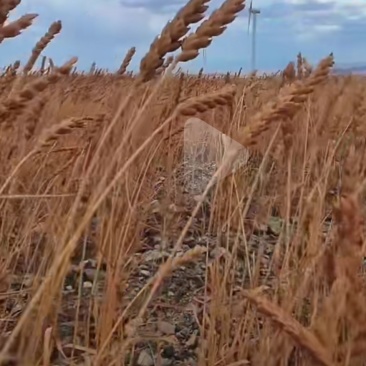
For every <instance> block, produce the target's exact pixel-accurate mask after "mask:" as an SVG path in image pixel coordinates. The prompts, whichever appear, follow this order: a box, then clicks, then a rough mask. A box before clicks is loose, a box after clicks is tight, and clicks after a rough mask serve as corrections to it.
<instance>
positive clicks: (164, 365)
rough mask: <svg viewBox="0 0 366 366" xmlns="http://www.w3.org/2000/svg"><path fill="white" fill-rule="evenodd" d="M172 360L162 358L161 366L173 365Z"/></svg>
mask: <svg viewBox="0 0 366 366" xmlns="http://www.w3.org/2000/svg"><path fill="white" fill-rule="evenodd" d="M173 362H174V360H172V359H169V358H163V359H162V360H161V366H172V365H173Z"/></svg>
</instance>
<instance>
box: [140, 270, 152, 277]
mask: <svg viewBox="0 0 366 366" xmlns="http://www.w3.org/2000/svg"><path fill="white" fill-rule="evenodd" d="M140 273H141V274H142V275H143V276H145V277H150V276H151V273H150V272H149V271H147V270H145V269H141V270H140Z"/></svg>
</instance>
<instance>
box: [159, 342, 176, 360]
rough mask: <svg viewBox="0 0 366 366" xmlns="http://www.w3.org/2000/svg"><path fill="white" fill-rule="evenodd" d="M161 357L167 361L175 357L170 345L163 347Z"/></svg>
mask: <svg viewBox="0 0 366 366" xmlns="http://www.w3.org/2000/svg"><path fill="white" fill-rule="evenodd" d="M161 355H162V356H163V357H164V358H168V359H169V358H173V357H174V355H175V350H174V347H173V346H172V345H170V346H166V347H164V349H163V352H162V353H161Z"/></svg>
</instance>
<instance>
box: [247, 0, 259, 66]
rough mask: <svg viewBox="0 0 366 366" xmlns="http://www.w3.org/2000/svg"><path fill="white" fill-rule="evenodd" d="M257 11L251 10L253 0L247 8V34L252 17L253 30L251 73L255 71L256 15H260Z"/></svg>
mask: <svg viewBox="0 0 366 366" xmlns="http://www.w3.org/2000/svg"><path fill="white" fill-rule="evenodd" d="M260 12H261V11H260V10H259V9H254V8H253V0H252V1H251V2H250V7H249V19H248V33H249V28H250V19H251V17H252V16H253V28H252V71H255V70H256V65H255V61H256V60H255V56H256V35H257V15H258V14H260Z"/></svg>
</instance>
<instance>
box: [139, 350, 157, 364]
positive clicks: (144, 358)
mask: <svg viewBox="0 0 366 366" xmlns="http://www.w3.org/2000/svg"><path fill="white" fill-rule="evenodd" d="M154 363H155V362H154V359H153V358H152V356H151V354H150V353H149V352H148V351H146V350H144V349H143V350H142V351H141V352H140V354H139V357H138V359H137V364H138V365H139V366H154Z"/></svg>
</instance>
